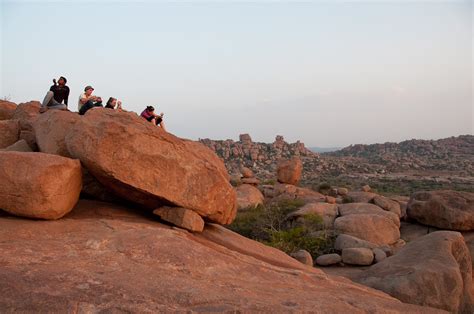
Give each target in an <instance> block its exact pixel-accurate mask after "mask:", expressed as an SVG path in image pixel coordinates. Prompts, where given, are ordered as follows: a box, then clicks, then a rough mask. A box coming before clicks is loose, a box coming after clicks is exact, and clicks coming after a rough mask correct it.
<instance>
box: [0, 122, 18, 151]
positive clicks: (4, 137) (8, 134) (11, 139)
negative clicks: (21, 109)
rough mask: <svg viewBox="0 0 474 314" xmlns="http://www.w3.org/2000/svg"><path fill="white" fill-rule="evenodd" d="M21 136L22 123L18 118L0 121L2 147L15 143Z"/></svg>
mask: <svg viewBox="0 0 474 314" xmlns="http://www.w3.org/2000/svg"><path fill="white" fill-rule="evenodd" d="M19 137H20V123H19V122H18V120H2V121H0V149H1V148H7V147H8V146H10V145H13V144H15V143H16V142H17V141H18V139H19Z"/></svg>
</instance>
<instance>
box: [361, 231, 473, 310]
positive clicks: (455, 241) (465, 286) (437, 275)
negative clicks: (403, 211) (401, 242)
mask: <svg viewBox="0 0 474 314" xmlns="http://www.w3.org/2000/svg"><path fill="white" fill-rule="evenodd" d="M356 280H357V281H358V282H360V283H362V284H365V285H368V286H370V287H373V288H376V289H379V290H382V291H384V292H387V293H388V294H390V295H392V296H394V297H396V298H397V299H400V300H401V301H403V302H407V303H412V304H418V305H425V306H431V307H436V308H439V309H443V310H447V311H449V312H451V313H473V311H474V302H473V301H474V300H473V294H472V293H473V291H472V288H473V287H472V265H471V257H470V254H469V250H468V248H467V246H466V243H465V242H464V238H463V237H462V235H461V234H460V233H459V232H453V231H437V232H433V233H430V234H429V235H426V236H423V237H421V238H418V239H416V240H415V241H413V242H410V243H408V244H407V245H406V246H405V247H404V248H403V249H401V250H400V252H398V253H397V254H395V255H394V256H391V257H390V258H387V259H384V260H383V261H381V262H380V263H378V264H376V265H374V266H372V267H370V268H369V269H368V270H367V271H366V272H363V273H361V275H360V276H359V277H358V278H356Z"/></svg>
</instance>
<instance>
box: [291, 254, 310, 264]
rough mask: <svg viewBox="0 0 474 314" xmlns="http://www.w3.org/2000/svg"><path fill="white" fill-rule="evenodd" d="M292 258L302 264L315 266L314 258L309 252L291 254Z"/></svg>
mask: <svg viewBox="0 0 474 314" xmlns="http://www.w3.org/2000/svg"><path fill="white" fill-rule="evenodd" d="M290 256H291V257H293V258H294V259H296V260H297V261H299V262H300V263H302V264H305V265H308V266H313V258H312V257H311V254H309V252H308V251H306V250H299V251H296V252H294V253H291V254H290Z"/></svg>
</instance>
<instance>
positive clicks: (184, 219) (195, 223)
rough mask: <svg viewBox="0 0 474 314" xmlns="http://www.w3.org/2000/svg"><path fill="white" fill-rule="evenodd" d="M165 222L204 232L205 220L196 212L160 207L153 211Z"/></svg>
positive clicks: (179, 208)
mask: <svg viewBox="0 0 474 314" xmlns="http://www.w3.org/2000/svg"><path fill="white" fill-rule="evenodd" d="M153 214H155V215H158V216H160V218H161V219H163V220H164V221H167V222H170V223H172V224H173V225H175V226H178V227H181V228H184V229H187V230H189V231H193V232H202V230H203V229H204V220H203V219H202V218H201V216H199V215H198V214H197V213H196V212H194V211H192V210H190V209H186V208H182V207H167V206H164V207H160V208H158V209H155V210H154V211H153Z"/></svg>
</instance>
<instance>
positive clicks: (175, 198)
mask: <svg viewBox="0 0 474 314" xmlns="http://www.w3.org/2000/svg"><path fill="white" fill-rule="evenodd" d="M0 112H1V113H2V114H1V117H2V118H8V119H6V120H2V121H0V130H2V132H0V134H1V135H0V149H4V150H9V151H11V150H16V149H17V150H20V151H24V150H27V147H28V148H31V149H33V150H35V151H37V152H30V153H12V152H7V151H4V150H3V151H0V164H1V166H2V167H1V169H2V173H1V178H2V181H1V185H0V195H3V196H8V195H10V197H2V203H0V208H2V209H4V210H6V211H8V212H10V213H13V214H15V215H19V216H25V217H32V218H42V219H57V218H60V217H62V216H63V215H65V214H66V213H67V212H69V211H70V210H71V209H72V208H73V206H74V205H75V204H76V202H77V201H78V198H79V192H81V186H82V185H83V184H82V182H83V181H85V182H86V183H87V184H84V189H85V190H83V192H85V193H84V194H87V195H88V196H94V195H100V196H101V197H104V196H105V195H109V196H110V197H111V198H112V199H113V198H116V199H123V200H126V201H129V202H131V203H134V204H136V205H138V207H141V208H143V210H156V211H155V213H157V215H159V216H160V217H162V219H164V220H166V221H168V222H171V223H173V224H176V225H178V226H181V227H184V228H188V229H190V230H193V231H200V230H202V226H201V225H202V224H203V223H204V221H208V222H215V223H220V224H228V223H230V222H232V220H233V219H234V217H235V213H236V209H237V207H236V194H235V191H234V190H233V188H232V187H231V185H230V183H229V176H228V173H227V170H226V168H225V167H224V164H223V163H222V161H221V160H220V159H219V158H218V157H217V156H216V155H215V154H214V153H213V152H212V151H211V150H209V149H208V148H206V147H205V146H204V145H202V144H200V143H198V142H193V141H189V140H185V139H181V138H178V137H176V136H174V135H172V134H170V133H166V132H164V131H163V130H162V129H161V128H156V127H154V126H153V125H151V124H150V123H147V121H145V120H143V119H141V118H140V117H138V116H137V115H136V114H134V113H128V112H119V111H114V110H105V109H99V110H91V111H90V112H88V113H87V114H86V115H84V116H79V115H78V114H76V113H72V112H69V111H61V110H49V111H47V112H46V113H43V114H39V103H38V102H29V103H24V104H20V105H18V106H15V108H13V106H12V105H11V103H5V102H2V103H1V104H0ZM25 144H27V145H26V146H25ZM81 166H82V171H81ZM81 172H82V173H84V176H85V177H87V180H83V179H82V174H81ZM101 197H99V198H101ZM104 198H105V197H104ZM14 204H16V205H15V206H13V205H14ZM165 209H166V210H165ZM173 210H174V211H176V212H175V213H173ZM193 213H195V214H196V215H197V216H196V215H193ZM189 217H194V218H192V219H191V220H192V221H193V223H192V224H188V220H189V219H188V218H189ZM196 221H198V222H196Z"/></svg>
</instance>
